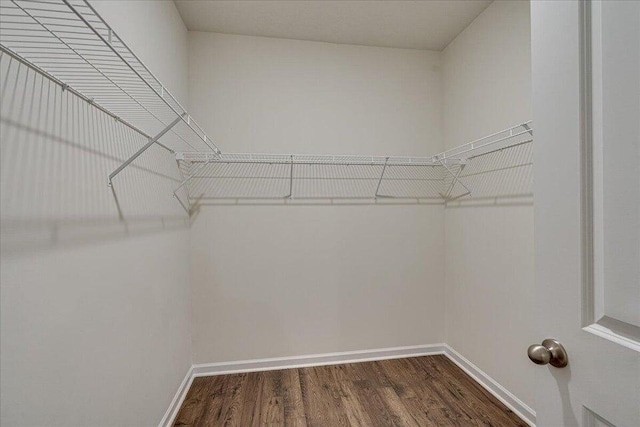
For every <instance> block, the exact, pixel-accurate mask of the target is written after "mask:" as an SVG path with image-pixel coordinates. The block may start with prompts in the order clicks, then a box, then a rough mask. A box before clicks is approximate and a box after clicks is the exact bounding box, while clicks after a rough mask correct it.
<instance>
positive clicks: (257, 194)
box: [0, 0, 533, 213]
mask: <svg viewBox="0 0 640 427" xmlns="http://www.w3.org/2000/svg"><path fill="white" fill-rule="evenodd" d="M0 53H2V54H7V55H8V56H10V57H11V58H13V59H16V61H15V62H14V61H11V62H10V63H9V64H10V65H9V67H11V66H13V65H12V64H14V63H15V64H24V65H27V66H28V67H30V68H31V69H33V70H35V71H36V72H38V73H39V74H41V75H43V76H45V77H47V78H48V79H49V80H51V81H53V82H54V83H56V84H57V85H59V86H61V87H62V88H63V89H64V90H68V91H69V92H71V93H73V94H74V95H76V96H78V97H80V98H81V99H83V100H84V101H86V102H88V103H90V104H91V105H93V106H95V107H96V108H97V109H99V110H100V111H102V112H103V113H106V114H108V115H109V116H111V117H113V118H115V119H116V120H117V121H119V122H121V123H123V124H124V125H126V126H128V127H129V128H131V129H132V130H134V131H136V132H137V133H139V134H140V135H141V136H144V137H146V138H147V140H148V142H147V144H145V145H144V146H143V147H142V148H140V149H139V150H138V151H137V152H136V153H134V154H133V155H132V156H131V157H129V159H128V160H126V161H125V162H124V163H123V164H121V165H120V166H119V167H118V168H117V169H115V170H114V171H113V172H112V173H111V174H110V175H109V184H110V185H111V183H112V179H113V178H114V177H115V176H116V175H118V174H119V173H120V171H122V170H123V169H124V168H125V167H127V166H128V165H129V164H130V163H131V162H133V161H134V160H135V159H136V158H137V157H138V156H140V155H141V154H142V153H143V152H144V151H145V150H146V149H147V148H148V147H149V146H151V145H153V144H155V143H157V144H159V145H160V146H162V147H164V148H166V149H168V150H169V151H171V152H174V153H175V155H176V159H177V160H178V165H179V169H180V172H181V173H182V177H183V181H182V182H181V184H180V185H179V187H178V188H177V189H176V190H175V192H174V196H176V197H177V198H178V200H179V201H180V203H181V204H182V206H183V208H184V209H185V210H186V211H187V212H189V213H190V212H191V206H190V205H191V203H193V202H194V201H195V202H197V201H202V200H208V199H212V200H216V199H284V200H290V199H375V200H378V199H415V200H435V201H441V202H448V201H452V200H457V199H462V198H466V197H471V196H473V197H496V196H504V195H523V194H531V183H532V171H531V169H532V168H531V165H532V149H531V142H532V141H533V131H532V127H531V122H527V123H523V124H519V125H517V126H513V127H511V128H509V129H505V130H503V131H501V132H497V133H495V134H492V135H489V136H487V137H484V138H481V139H478V140H475V141H472V142H469V143H467V144H464V145H461V146H459V147H456V148H453V149H450V150H447V151H444V152H442V153H439V154H437V155H435V156H432V157H396V156H389V157H384V156H359V155H294V154H259V153H247V154H239V153H235V154H234V153H231V154H223V153H221V151H220V149H219V148H218V146H217V145H215V144H214V143H213V142H212V141H211V139H210V138H208V137H207V135H206V134H205V132H204V131H203V130H202V128H200V126H198V124H197V123H196V122H195V121H194V120H193V119H192V118H191V116H190V115H189V114H188V113H187V112H186V110H185V109H184V108H183V107H182V106H181V105H180V103H179V102H178V101H177V100H176V99H175V97H173V96H172V95H171V93H170V92H169V91H168V90H167V89H166V88H165V87H164V86H163V85H162V83H161V82H160V81H159V80H158V79H157V78H156V77H155V76H154V74H153V73H152V72H151V71H150V70H149V69H148V68H147V67H146V66H145V65H144V64H143V63H142V61H141V60H140V59H139V58H138V57H137V56H136V55H135V54H134V53H133V52H132V51H131V49H129V47H128V46H127V45H126V44H125V43H124V41H123V40H122V39H121V38H120V37H119V36H118V35H117V34H116V33H115V32H114V31H113V29H112V28H111V27H110V26H109V25H108V24H107V23H106V22H105V21H104V20H103V19H102V18H101V17H100V15H99V14H98V13H97V12H96V11H95V9H93V7H92V6H91V5H90V4H89V3H88V2H87V1H86V0H2V1H0ZM6 72H7V73H10V72H11V70H10V69H8V70H6ZM178 194H182V195H183V197H182V199H184V198H185V197H186V200H181V198H180V197H178ZM184 194H186V196H184Z"/></svg>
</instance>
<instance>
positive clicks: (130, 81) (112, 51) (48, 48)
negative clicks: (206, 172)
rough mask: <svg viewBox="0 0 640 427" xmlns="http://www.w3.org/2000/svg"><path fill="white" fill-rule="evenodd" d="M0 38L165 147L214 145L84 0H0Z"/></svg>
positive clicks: (10, 49)
mask: <svg viewBox="0 0 640 427" xmlns="http://www.w3.org/2000/svg"><path fill="white" fill-rule="evenodd" d="M0 44H1V45H2V49H3V51H5V52H6V53H9V54H12V55H14V56H16V57H19V58H21V59H22V60H23V61H26V62H28V63H29V64H31V65H32V66H33V67H34V68H36V69H38V70H40V71H42V72H44V73H46V74H47V75H48V76H50V77H51V78H52V79H55V80H57V81H59V82H62V84H63V85H64V86H65V87H69V88H71V89H73V90H74V92H76V93H78V94H79V95H81V96H82V97H83V98H85V99H87V100H89V101H90V102H92V103H93V104H95V105H96V106H97V107H99V108H101V109H103V110H106V111H109V112H110V113H111V115H112V116H113V117H114V118H115V119H117V120H120V121H122V122H125V123H127V125H129V126H130V127H132V128H134V129H136V130H138V131H139V132H140V133H142V134H143V135H145V136H146V137H147V138H148V139H149V140H150V141H152V144H154V143H157V144H158V145H160V146H162V147H164V148H165V149H167V150H169V151H171V152H176V151H206V152H211V153H213V154H217V153H219V152H220V150H219V148H218V147H217V146H216V144H215V143H214V142H213V141H212V140H211V138H209V137H208V136H207V134H206V133H205V132H204V130H203V129H202V128H201V127H200V126H199V125H198V124H197V123H196V121H195V120H193V118H192V117H191V116H190V115H189V114H188V112H187V111H186V110H185V109H184V108H183V107H182V105H181V104H180V103H179V102H178V101H177V99H176V98H175V97H174V96H173V95H172V94H171V93H170V92H169V91H168V90H167V88H166V87H165V86H164V85H163V84H162V83H161V82H160V80H158V78H157V77H156V76H155V75H154V74H153V73H152V72H151V71H150V70H149V68H147V67H146V66H145V65H144V63H143V62H142V61H141V60H140V58H138V57H137V56H136V55H135V54H134V53H133V51H132V50H131V49H130V48H129V47H128V46H127V45H126V43H125V42H124V41H123V40H122V39H121V38H120V37H119V36H118V35H117V34H116V33H115V31H113V29H112V28H111V27H110V26H109V25H108V24H107V23H106V22H105V20H104V19H102V17H101V16H100V15H99V14H98V13H97V12H96V10H95V9H94V8H93V7H92V6H91V5H90V4H89V3H88V2H87V1H85V0H35V1H31V0H3V1H1V2H0ZM136 154H137V153H136ZM140 154H141V153H140ZM138 155H139V154H138ZM136 157H137V156H136ZM127 164H129V163H126V164H125V166H126V165H127ZM118 172H119V171H118ZM116 174H117V173H116ZM114 176H115V175H114ZM111 178H113V176H112V177H110V178H109V181H110V182H111Z"/></svg>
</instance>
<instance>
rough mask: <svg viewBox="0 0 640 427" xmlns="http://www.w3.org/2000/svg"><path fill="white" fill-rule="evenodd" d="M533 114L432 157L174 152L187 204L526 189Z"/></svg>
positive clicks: (445, 196) (438, 196)
mask: <svg viewBox="0 0 640 427" xmlns="http://www.w3.org/2000/svg"><path fill="white" fill-rule="evenodd" d="M532 141H533V130H532V127H531V122H527V123H523V124H519V125H517V126H513V127H511V128H508V129H505V130H503V131H501V132H497V133H495V134H492V135H489V136H487V137H484V138H481V139H478V140H476V141H472V142H470V143H467V144H464V145H461V146H459V147H456V148H453V149H451V150H447V151H444V152H442V153H439V154H437V155H435V156H432V157H393V156H389V157H384V156H345V155H296V154H254V153H245V154H238V153H235V154H221V155H219V156H215V155H212V154H210V153H196V152H185V153H176V159H177V160H178V163H179V166H180V170H181V172H182V174H183V177H185V178H184V181H183V182H182V183H181V185H180V186H179V187H178V188H177V189H176V191H178V190H180V189H182V188H183V187H184V188H185V189H186V193H187V195H188V201H186V202H185V201H182V200H181V201H180V202H181V203H182V204H183V207H184V208H185V209H186V210H187V211H189V210H190V208H189V205H191V204H194V203H196V204H197V203H206V202H207V201H215V200H228V199H232V200H240V199H255V200H263V199H285V200H287V199H332V200H333V199H369V200H378V199H414V200H433V201H440V202H443V203H445V202H448V201H454V200H458V199H462V198H465V197H471V196H474V197H499V196H500V197H503V196H517V195H526V194H530V193H531V183H532V173H531V164H532V150H531V144H530V143H531V142H532Z"/></svg>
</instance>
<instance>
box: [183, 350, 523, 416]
mask: <svg viewBox="0 0 640 427" xmlns="http://www.w3.org/2000/svg"><path fill="white" fill-rule="evenodd" d="M174 425H176V426H243V427H244V426H322V427H332V426H414V427H415V426H526V424H525V423H524V422H523V421H522V420H521V419H520V418H518V417H517V416H516V415H515V414H514V413H513V412H511V411H510V410H509V409H508V408H507V407H506V406H504V405H503V404H502V403H500V402H499V401H498V400H497V399H496V398H494V397H493V396H492V395H491V394H489V393H488V392H487V391H485V390H484V389H483V388H482V387H481V386H480V385H478V384H477V383H476V382H475V381H474V380H472V379H471V377H469V376H468V375H467V374H466V373H464V372H463V371H462V370H461V369H460V368H458V367H457V366H456V365H455V364H454V363H453V362H451V361H450V360H449V359H447V358H446V357H445V356H425V357H412V358H407V359H395V360H382V361H377V362H363V363H348V364H343V365H333V366H319V367H312V368H300V369H287V370H279V371H267V372H253V373H243V374H233V375H220V376H212V377H200V378H196V379H195V380H194V381H193V384H192V385H191V389H190V390H189V392H188V394H187V397H186V399H185V401H184V403H183V404H182V407H181V408H180V412H179V413H178V416H177V417H176V421H175V424H174Z"/></svg>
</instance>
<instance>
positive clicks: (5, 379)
mask: <svg viewBox="0 0 640 427" xmlns="http://www.w3.org/2000/svg"><path fill="white" fill-rule="evenodd" d="M95 6H96V8H97V9H98V10H99V12H100V13H102V14H104V17H105V18H106V20H107V21H108V22H109V23H110V24H111V25H112V26H113V27H114V29H115V30H116V31H117V32H119V33H120V35H121V36H122V37H123V38H124V39H125V40H126V41H127V42H128V43H129V44H130V46H131V48H132V49H133V50H134V51H135V52H137V53H138V54H139V55H140V57H141V58H142V60H143V61H145V62H146V63H147V65H148V66H149V67H150V68H151V69H152V70H154V71H155V72H156V73H157V75H158V77H159V78H160V79H161V80H162V81H163V82H165V83H166V85H167V86H168V87H169V88H171V89H172V92H173V93H174V94H175V95H176V96H177V97H178V99H180V100H181V101H186V100H187V89H186V86H187V85H186V78H187V72H186V70H187V68H186V67H187V61H186V38H187V31H186V28H185V27H184V25H183V24H182V22H181V20H180V17H179V15H178V13H177V11H176V10H175V6H174V5H173V2H141V1H138V2H128V1H120V2H95ZM3 61H4V60H3ZM5 64H6V63H5ZM14 67H15V64H14ZM14 70H15V68H14ZM5 71H6V70H5V69H3V73H4V72H5ZM23 74H24V69H23ZM7 75H9V74H4V76H5V77H6V76H7ZM38 84H39V82H38ZM14 86H15V85H12V83H11V82H10V84H9V85H8V86H7V87H8V88H9V89H8V90H9V91H13V90H14ZM18 90H20V89H18ZM52 90H53V89H52ZM51 93H52V94H53V93H54V92H53V91H52V92H51ZM55 93H56V94H57V96H58V97H59V98H58V103H55V102H53V100H51V101H50V103H49V104H45V107H44V108H42V109H38V108H34V109H32V110H29V108H25V109H24V110H23V112H22V114H18V109H15V108H14V109H11V108H10V107H8V108H7V111H11V112H12V114H13V113H15V115H12V116H11V117H9V119H11V120H14V121H15V123H19V124H20V125H22V126H26V127H27V128H20V127H19V126H16V125H15V123H14V124H11V123H9V122H8V121H5V118H7V117H5V116H4V113H3V122H2V138H1V139H2V144H1V147H2V156H1V158H2V191H1V195H2V205H1V206H2V239H1V240H2V258H1V283H2V285H1V289H0V290H1V298H0V299H1V304H2V305H1V309H0V315H1V324H2V335H1V348H2V360H1V375H0V378H1V393H2V406H1V410H0V412H1V424H2V425H7V426H21V425H22V426H34V425H49V426H53V425H64V426H79V425H83V426H98V425H100V426H106V425H113V426H148V425H157V424H158V422H159V421H160V419H161V417H162V415H163V414H164V411H165V410H166V408H167V407H168V405H169V402H170V401H171V399H172V398H173V396H174V394H175V392H176V390H177V389H178V386H179V384H180V382H181V381H182V379H183V378H184V375H185V374H186V372H187V370H188V369H189V367H190V365H191V334H190V315H191V306H190V291H189V286H188V281H189V274H190V272H189V256H188V253H189V232H188V229H187V227H186V223H185V218H184V214H183V213H181V212H180V208H179V207H177V205H176V204H175V201H174V200H172V199H171V197H170V196H169V194H170V193H171V191H170V189H171V188H173V187H174V186H175V182H176V181H177V180H178V179H179V177H178V176H177V173H176V168H175V160H174V159H173V158H172V156H171V155H170V154H169V153H167V152H166V151H164V150H162V149H160V148H156V147H153V148H152V149H150V151H149V152H148V153H145V155H144V156H143V157H141V159H140V160H139V161H136V162H135V163H134V164H133V165H132V167H131V168H130V169H127V170H126V172H123V174H122V175H121V176H119V177H118V178H116V180H115V188H116V192H117V194H118V197H119V199H120V200H121V203H122V209H123V212H124V215H125V219H126V221H125V222H124V223H123V222H119V221H118V219H117V210H116V208H115V203H114V200H113V196H112V194H111V193H110V192H109V190H108V189H107V186H106V177H107V174H108V173H109V172H110V171H111V170H112V169H113V168H114V167H115V166H117V165H118V163H119V162H120V161H121V160H122V159H123V158H125V157H126V155H128V154H131V153H133V151H135V149H136V148H137V147H138V146H139V145H140V144H142V143H143V142H144V141H140V140H137V141H135V143H134V142H133V141H123V140H122V139H121V138H118V137H114V136H113V135H106V134H104V133H101V132H102V131H101V129H104V128H106V127H107V126H116V127H117V126H118V125H117V124H114V123H115V122H113V121H112V120H110V121H108V122H107V121H105V120H104V117H101V116H100V115H99V114H96V113H95V110H93V109H91V108H90V107H86V106H83V104H82V103H73V102H74V101H73V98H72V97H70V96H68V93H67V95H64V96H66V97H67V98H63V99H65V100H66V101H69V104H61V103H59V100H60V99H61V98H60V97H61V96H63V95H62V94H61V93H60V92H59V91H58V92H55ZM5 99H8V98H5ZM16 99H20V100H23V99H25V98H24V97H20V96H18V97H17V98H16ZM26 99H27V100H29V99H31V98H30V97H27V98H26ZM66 101H65V102H66ZM20 102H22V101H20ZM72 106H73V107H72ZM26 107H29V105H28V102H27V105H26ZM4 111H5V110H3V112H4ZM27 111H29V112H30V114H31V116H29V115H27V113H26V112H27ZM44 117H58V118H59V119H60V120H59V122H60V123H62V124H64V123H67V124H68V126H67V125H64V126H61V127H56V126H55V125H53V124H52V121H51V120H49V121H47V120H45V119H44ZM98 120H103V121H98ZM71 124H74V125H77V127H76V128H73V127H71ZM34 130H38V131H44V132H48V133H51V134H53V135H54V137H45V136H43V135H42V134H39V133H38V132H35V131H34ZM89 131H91V132H94V133H93V134H91V135H92V136H93V135H95V137H89V138H87V137H85V136H86V135H87V133H85V132H89ZM123 132H124V131H123ZM120 135H124V133H121V134H120Z"/></svg>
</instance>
